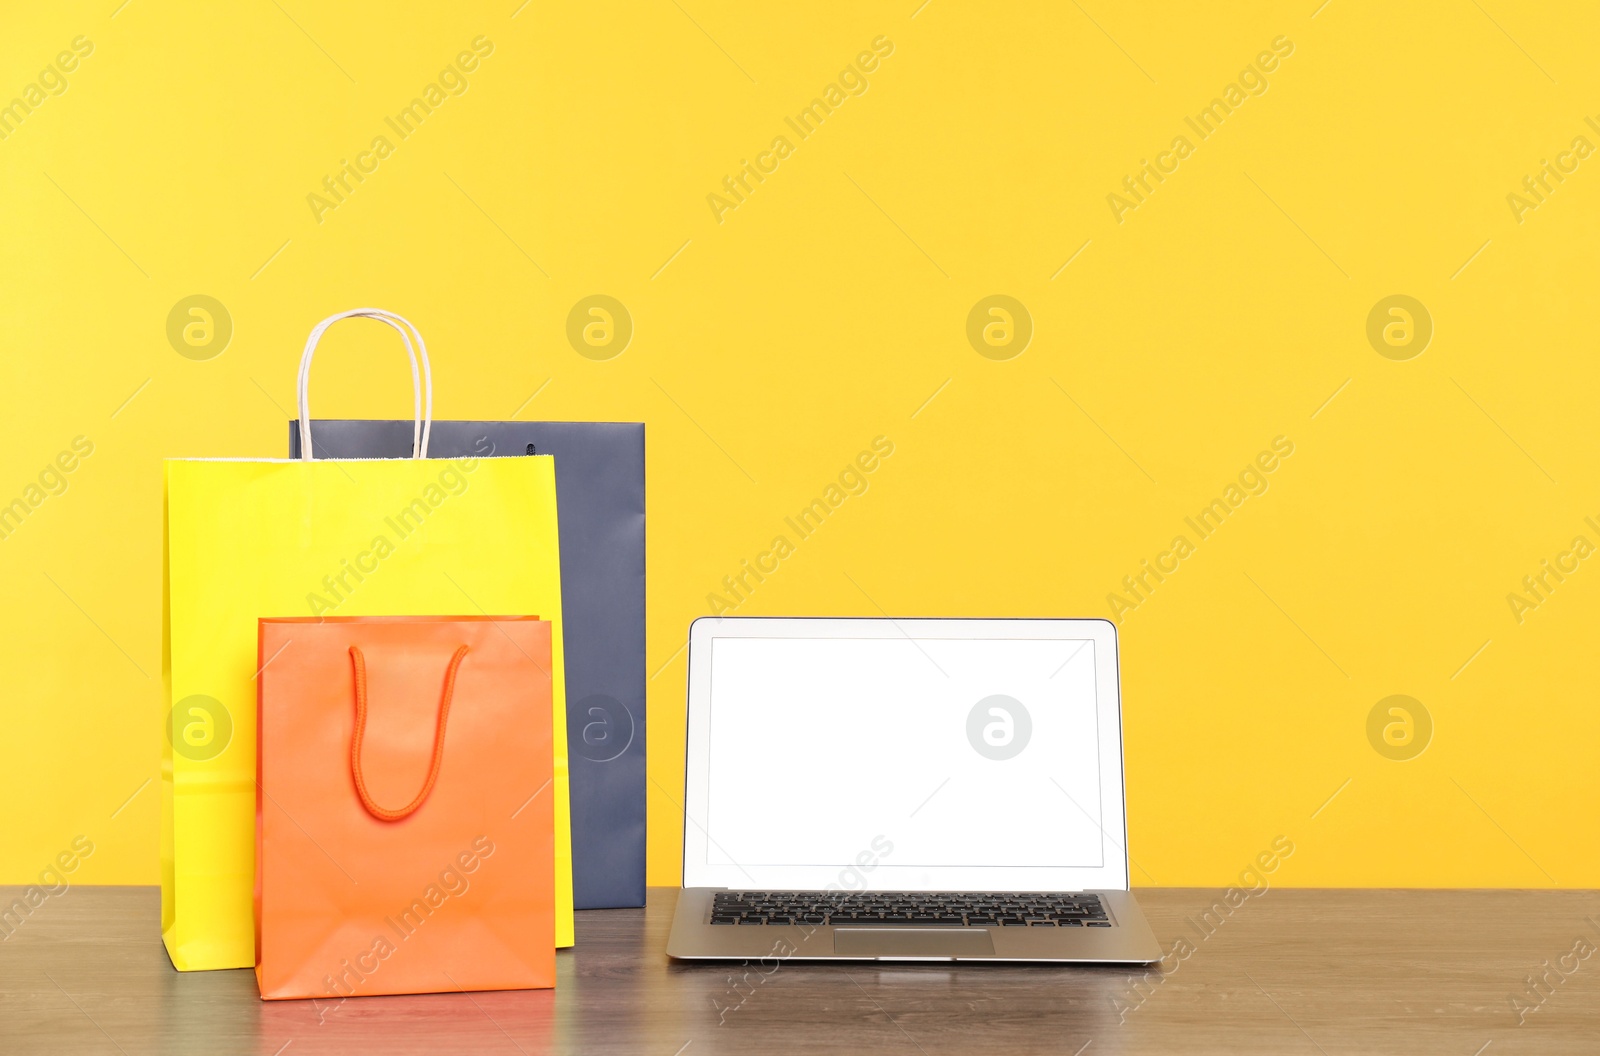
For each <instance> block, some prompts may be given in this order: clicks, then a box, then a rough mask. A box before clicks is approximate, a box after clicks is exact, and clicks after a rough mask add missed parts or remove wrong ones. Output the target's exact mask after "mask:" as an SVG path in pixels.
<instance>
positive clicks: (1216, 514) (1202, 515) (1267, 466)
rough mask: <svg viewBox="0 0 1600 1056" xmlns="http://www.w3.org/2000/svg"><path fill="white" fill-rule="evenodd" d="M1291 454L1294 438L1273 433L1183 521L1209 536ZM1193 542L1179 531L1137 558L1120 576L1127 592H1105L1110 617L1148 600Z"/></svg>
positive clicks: (1262, 490) (1265, 485)
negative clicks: (1151, 555) (1269, 445)
mask: <svg viewBox="0 0 1600 1056" xmlns="http://www.w3.org/2000/svg"><path fill="white" fill-rule="evenodd" d="M1293 454H1294V441H1292V440H1290V439H1289V438H1288V437H1286V436H1276V437H1273V439H1272V448H1271V450H1263V451H1261V452H1260V453H1258V454H1257V455H1256V457H1255V459H1254V460H1253V461H1251V462H1250V463H1248V464H1246V466H1245V467H1244V469H1242V470H1240V471H1239V475H1238V478H1237V480H1236V481H1229V482H1228V484H1227V486H1226V487H1224V488H1223V489H1222V494H1221V496H1220V497H1218V498H1214V499H1212V500H1211V501H1210V502H1209V503H1207V504H1206V505H1205V506H1203V507H1201V509H1200V512H1199V513H1197V514H1195V515H1194V516H1193V517H1185V518H1184V519H1183V523H1184V524H1186V525H1188V526H1189V528H1190V530H1191V531H1193V532H1194V534H1195V535H1196V537H1197V538H1198V539H1199V541H1201V542H1203V541H1205V540H1207V539H1209V538H1211V536H1212V535H1214V534H1215V533H1216V531H1217V529H1219V528H1221V527H1222V524H1223V522H1224V521H1226V520H1227V519H1228V517H1229V516H1231V515H1232V514H1235V513H1237V512H1238V511H1239V507H1241V506H1243V505H1244V503H1245V500H1246V499H1249V498H1250V497H1251V496H1254V495H1265V494H1266V493H1267V488H1268V487H1269V486H1270V482H1269V481H1268V479H1267V478H1268V476H1269V475H1270V474H1271V473H1273V472H1274V471H1275V470H1277V468H1278V467H1279V466H1280V465H1282V464H1283V461H1284V460H1287V459H1288V458H1289V456H1290V455H1293ZM1197 546H1198V543H1196V542H1194V541H1191V540H1190V538H1189V537H1188V536H1187V535H1182V534H1179V535H1176V536H1173V539H1172V542H1171V544H1170V545H1169V546H1168V548H1167V549H1166V550H1163V551H1161V552H1160V553H1158V554H1156V556H1155V558H1154V559H1153V560H1152V559H1148V558H1147V559H1144V560H1141V561H1140V562H1139V571H1137V572H1135V573H1133V574H1132V575H1128V576H1123V577H1122V586H1123V589H1124V590H1125V591H1126V592H1127V593H1125V594H1119V593H1118V592H1117V591H1112V592H1111V593H1110V594H1107V595H1106V604H1108V605H1110V606H1111V618H1112V619H1113V620H1115V621H1116V622H1117V623H1121V622H1122V619H1123V617H1124V616H1125V615H1126V614H1127V613H1130V612H1132V611H1133V610H1134V609H1137V608H1138V607H1139V606H1140V605H1143V604H1144V603H1145V602H1147V601H1149V600H1150V596H1151V595H1152V594H1154V593H1155V589H1156V587H1158V586H1160V585H1161V584H1162V583H1165V582H1166V581H1167V577H1168V576H1170V575H1172V574H1173V573H1174V572H1176V571H1178V568H1179V567H1180V566H1181V564H1182V562H1183V560H1184V559H1185V558H1187V557H1190V556H1191V555H1193V554H1194V552H1195V550H1196V549H1197Z"/></svg>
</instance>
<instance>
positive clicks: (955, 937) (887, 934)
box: [833, 928, 994, 960]
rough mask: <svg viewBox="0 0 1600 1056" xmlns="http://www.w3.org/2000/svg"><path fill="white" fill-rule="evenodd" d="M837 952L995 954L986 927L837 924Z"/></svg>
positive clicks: (941, 955)
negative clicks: (905, 926) (879, 926)
mask: <svg viewBox="0 0 1600 1056" xmlns="http://www.w3.org/2000/svg"><path fill="white" fill-rule="evenodd" d="M833 952H834V953H837V954H839V955H840V956H841V957H926V958H928V959H930V960H937V959H944V960H948V959H950V958H952V957H986V956H993V954H994V943H993V942H991V941H990V940H989V932H988V931H987V930H986V929H984V928H921V929H917V930H912V929H906V928H835V929H834V932H833Z"/></svg>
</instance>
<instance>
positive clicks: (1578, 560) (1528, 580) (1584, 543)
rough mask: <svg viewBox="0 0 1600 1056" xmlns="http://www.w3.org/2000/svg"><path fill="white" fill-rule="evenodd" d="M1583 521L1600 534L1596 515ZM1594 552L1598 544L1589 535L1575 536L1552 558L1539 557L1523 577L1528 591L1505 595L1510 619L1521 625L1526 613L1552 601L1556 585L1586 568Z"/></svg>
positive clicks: (1524, 587)
mask: <svg viewBox="0 0 1600 1056" xmlns="http://www.w3.org/2000/svg"><path fill="white" fill-rule="evenodd" d="M1583 523H1584V524H1587V525H1588V526H1589V528H1590V529H1591V530H1593V531H1594V532H1595V533H1596V535H1600V524H1596V523H1595V519H1594V518H1593V517H1585V518H1584V519H1583ZM1594 552H1595V545H1594V543H1592V542H1590V541H1589V537H1588V536H1586V535H1575V536H1573V537H1572V543H1571V545H1570V546H1568V548H1567V549H1565V550H1561V551H1558V552H1557V553H1556V554H1555V555H1554V556H1553V557H1546V558H1542V559H1540V561H1539V568H1538V569H1537V570H1536V571H1534V572H1532V573H1530V574H1528V575H1526V576H1523V577H1522V589H1523V590H1524V591H1525V592H1526V593H1518V592H1517V591H1514V590H1513V591H1511V592H1510V593H1509V594H1507V595H1506V604H1507V605H1509V606H1511V618H1512V619H1514V620H1516V621H1517V626H1519V627H1520V626H1521V625H1522V622H1523V621H1524V620H1525V619H1527V616H1526V614H1527V613H1529V612H1532V611H1534V610H1535V609H1537V608H1538V607H1539V606H1540V605H1543V604H1544V603H1545V602H1547V601H1549V600H1550V596H1551V595H1552V594H1554V593H1555V592H1556V588H1557V587H1559V586H1560V585H1561V584H1563V583H1565V582H1566V581H1567V577H1568V576H1570V575H1572V574H1573V573H1574V572H1576V571H1578V569H1579V568H1581V567H1583V566H1582V562H1583V561H1584V560H1585V559H1587V558H1588V557H1589V556H1590V555H1591V554H1593V553H1594Z"/></svg>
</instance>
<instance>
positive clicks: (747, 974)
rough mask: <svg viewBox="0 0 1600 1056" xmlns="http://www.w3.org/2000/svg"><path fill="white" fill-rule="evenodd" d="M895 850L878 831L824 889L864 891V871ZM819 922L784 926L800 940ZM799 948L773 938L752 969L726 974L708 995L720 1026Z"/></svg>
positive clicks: (746, 967)
mask: <svg viewBox="0 0 1600 1056" xmlns="http://www.w3.org/2000/svg"><path fill="white" fill-rule="evenodd" d="M892 853H894V843H893V842H891V841H890V839H889V838H888V837H887V836H885V835H883V834H882V833H879V834H878V835H876V836H874V837H872V840H871V841H870V843H869V845H868V846H867V847H866V848H864V849H863V850H862V851H861V852H860V853H859V854H857V855H856V857H855V861H854V863H852V864H850V865H847V866H845V867H844V868H843V869H840V870H839V877H838V879H837V880H834V881H831V882H829V883H828V885H827V886H826V887H824V888H823V890H824V891H828V892H834V891H865V890H866V889H867V877H866V874H867V873H870V872H872V871H873V870H874V869H876V868H878V865H879V862H880V861H881V860H882V859H884V858H887V857H889V855H890V854H892ZM819 926H820V925H817V924H810V923H805V922H802V923H799V924H788V925H784V927H786V928H797V929H799V930H800V931H801V932H802V934H801V937H800V941H801V942H802V943H804V942H809V941H810V940H811V937H812V936H813V935H815V934H816V933H817V928H818V927H819ZM799 952H800V947H799V946H797V945H795V944H794V943H792V942H790V941H789V940H788V939H787V938H779V939H775V940H773V943H772V952H771V953H769V954H767V955H766V956H763V957H758V958H757V959H756V962H755V965H754V966H753V967H754V970H753V971H752V970H751V969H752V965H751V963H750V962H749V961H744V962H743V963H741V964H740V967H741V968H743V969H744V971H742V972H740V973H739V974H738V975H730V976H729V977H728V989H727V990H726V991H725V992H724V993H723V995H722V997H721V998H720V999H719V998H717V997H715V996H713V997H712V998H711V1007H712V1008H713V1009H715V1010H716V1013H717V1026H719V1027H720V1026H722V1025H724V1024H725V1023H727V1021H728V1016H729V1015H731V1014H732V1013H734V1012H737V1011H738V1010H739V1009H740V1008H742V1007H744V1003H745V1002H746V1001H748V1000H750V997H751V995H753V994H754V993H755V992H756V990H757V989H758V988H759V987H760V986H761V984H762V983H765V982H766V981H767V980H768V979H769V978H771V977H772V976H773V975H775V974H777V971H778V969H779V968H782V967H783V964H784V962H785V961H787V960H788V959H789V958H790V957H793V956H794V955H795V954H797V953H799Z"/></svg>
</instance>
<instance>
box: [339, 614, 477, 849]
mask: <svg viewBox="0 0 1600 1056" xmlns="http://www.w3.org/2000/svg"><path fill="white" fill-rule="evenodd" d="M466 655H467V647H466V646H464V645H463V646H462V647H461V648H459V649H457V650H456V655H455V656H453V657H451V658H450V667H449V669H448V670H446V671H445V676H444V697H443V699H441V700H440V701H439V725H438V726H437V727H436V728H435V730H434V733H433V762H432V763H430V764H429V765H428V779H427V780H426V781H424V782H423V784H422V791H421V792H418V793H417V798H416V799H413V800H412V801H411V802H410V803H407V804H406V805H405V806H403V807H401V808H400V809H399V810H390V809H388V808H387V807H380V806H378V804H377V803H375V802H373V799H372V795H371V794H370V793H369V792H368V791H367V779H366V777H365V776H364V775H363V774H362V773H361V741H362V739H363V738H364V737H365V736H366V733H367V661H366V658H365V657H363V656H362V655H361V647H360V646H358V645H352V646H351V647H350V659H351V661H352V662H353V663H354V664H355V669H356V735H355V737H353V738H352V739H351V741H350V774H351V776H353V777H354V778H355V779H356V794H357V795H358V796H360V797H361V805H362V806H364V807H366V808H367V813H368V814H371V815H372V816H373V817H375V818H377V819H378V820H379V821H399V820H400V819H401V818H406V817H410V816H411V815H412V814H415V813H416V812H417V808H418V807H420V806H422V804H423V801H424V800H426V799H427V798H428V794H429V793H430V792H432V791H433V783H434V782H435V781H437V780H439V766H440V764H441V763H443V762H444V724H445V720H447V719H448V718H449V717H450V698H451V697H452V696H454V695H455V691H456V670H457V669H458V668H460V666H461V661H462V659H463V658H464V657H465V656H466Z"/></svg>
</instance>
